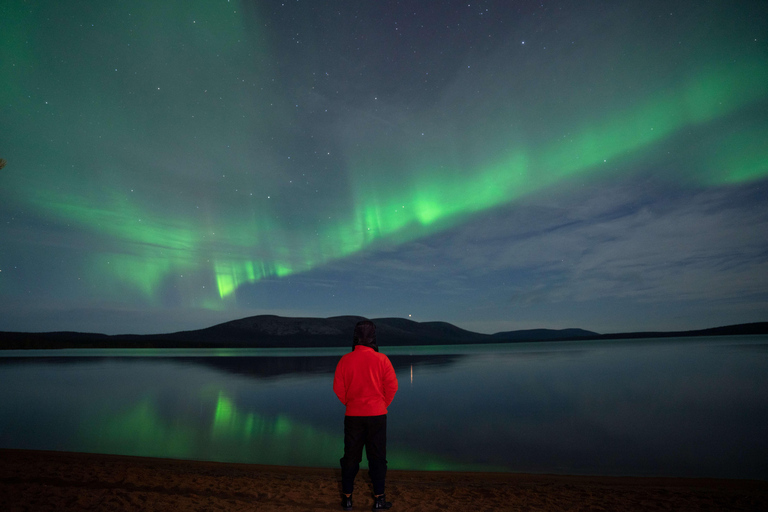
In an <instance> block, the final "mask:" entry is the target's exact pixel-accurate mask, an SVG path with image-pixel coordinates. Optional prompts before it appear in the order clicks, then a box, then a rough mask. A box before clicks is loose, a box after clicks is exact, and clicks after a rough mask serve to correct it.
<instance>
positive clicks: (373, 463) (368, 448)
mask: <svg viewBox="0 0 768 512" xmlns="http://www.w3.org/2000/svg"><path fill="white" fill-rule="evenodd" d="M333 391H334V393H336V396H338V397H339V400H341V403H343V404H344V405H346V406H347V412H346V414H345V416H344V457H342V458H341V461H340V462H341V488H342V493H343V494H344V495H343V496H342V498H341V506H342V508H343V509H344V510H352V491H353V490H354V485H355V476H356V475H357V472H358V470H359V469H360V461H361V460H363V446H365V453H366V455H367V457H368V474H369V475H370V477H371V482H372V483H373V495H374V504H373V510H386V509H389V508H390V507H392V503H390V502H388V501H387V500H386V497H385V496H384V479H385V478H386V475H387V407H389V404H390V403H392V399H393V398H395V393H396V392H397V377H396V376H395V369H394V368H393V367H392V363H391V362H390V361H389V358H388V357H387V356H386V355H384V354H381V353H379V347H378V345H377V344H376V326H375V325H374V324H373V322H371V321H370V320H362V321H360V322H358V323H357V325H356V326H355V335H354V338H353V342H352V352H350V353H348V354H345V355H344V356H342V358H341V361H339V364H338V365H337V366H336V373H335V375H334V376H333Z"/></svg>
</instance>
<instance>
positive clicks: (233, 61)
mask: <svg viewBox="0 0 768 512" xmlns="http://www.w3.org/2000/svg"><path fill="white" fill-rule="evenodd" d="M0 16H1V17H2V19H3V30H2V31H0V72H1V73H2V74H1V75H0V76H2V77H3V78H2V81H3V87H2V88H0V157H2V158H4V159H5V160H6V161H7V165H6V167H5V168H4V169H2V171H0V300H1V301H2V303H3V308H2V312H0V330H21V331H47V330H78V331H98V332H105V333H125V332H132V333H148V332H168V331H173V330H182V329H195V328H201V327H206V326H208V325H211V324H213V323H217V322H222V321H227V320H231V319H235V318H239V317H243V316H250V315H255V314H262V313H274V314H281V315H288V316H290V315H296V316H334V315H345V314H355V315H363V316H369V317H383V316H397V317H408V316H409V315H412V317H411V318H413V319H414V320H444V321H448V322H451V323H454V324H456V325H459V326H461V327H464V328H467V329H472V330H476V331H480V332H497V331H502V330H511V329H525V328H536V327H551V328H565V327H582V328H586V329H592V330H596V331H602V332H609V331H622V330H624V331H625V330H674V329H689V328H703V327H711V326H716V325H724V324H731V323H742V322H751V321H763V320H765V315H766V312H767V311H768V308H767V307H766V306H767V305H768V296H767V294H766V291H765V290H768V258H767V257H766V255H767V254H768V205H767V204H766V200H765V197H766V192H765V189H766V185H768V177H767V176H766V174H767V173H768V143H767V142H766V141H767V140H768V44H767V42H768V39H766V34H768V6H766V5H765V3H764V2H760V1H745V2H738V3H733V2H726V1H705V2H691V1H685V2H677V3H674V4H673V5H670V4H669V2H655V1H652V2H623V1H622V2H608V1H605V2H600V1H589V2H578V3H570V2H559V1H556V2H546V1H538V2H502V1H496V2H494V1H488V2H454V1H446V2H439V3H434V4H432V3H424V2H410V1H405V2H377V3H370V4H368V3H361V2H352V1H340V2H310V1H308V0H301V1H296V0H286V1H283V2H280V1H226V0H220V1H216V2H202V1H200V0H192V1H186V2H180V1H177V0H171V1H168V2H163V3H162V4H158V3H156V2H149V1H147V0H139V1H136V2H131V3H128V4H120V5H113V4H109V5H107V4H102V3H98V2H79V3H77V4H76V5H66V4H64V3H61V2H52V1H43V2H35V3H33V4H30V3H28V2H22V1H11V2H7V3H5V4H4V5H3V6H2V7H0Z"/></svg>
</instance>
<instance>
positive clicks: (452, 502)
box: [0, 449, 768, 512]
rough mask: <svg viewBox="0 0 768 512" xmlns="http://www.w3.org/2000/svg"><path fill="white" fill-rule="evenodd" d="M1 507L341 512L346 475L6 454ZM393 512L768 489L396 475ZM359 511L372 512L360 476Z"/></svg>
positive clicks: (650, 499)
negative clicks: (399, 511) (366, 511)
mask: <svg viewBox="0 0 768 512" xmlns="http://www.w3.org/2000/svg"><path fill="white" fill-rule="evenodd" d="M0 460H2V464H0V508H2V509H3V510H6V511H14V512H15V511H19V512H21V511H32V510H34V511H43V510H107V511H128V510H157V511H160V510H163V511H179V512H181V511H190V512H193V511H203V510H206V511H216V510H222V511H224V510H226V511H246V510H260V511H261V510H265V511H271V510H275V511H278V510H280V511H288V512H292V511H307V510H340V506H339V495H340V480H341V477H340V471H339V470H338V469H333V468H307V467H291V466H265V465H256V464H241V463H222V462H206V461H191V460H177V459H155V458H147V457H133V456H124V455H103V454H91V453H73V452H55V451H36V450H15V449H0ZM387 498H388V500H390V501H392V502H393V503H394V507H393V508H392V510H393V511H394V510H422V511H432V510H434V511H437V510H456V511H466V510H473V511H481V510H488V511H497V510H519V511H586V510H622V511H634V510H636V511H656V510H659V511H660V510H676V511H694V510H695V511H708V510H711V511H749V510H768V481H760V480H726V479H714V478H666V477H608V476H569V475H539V474H518V473H473V472H441V471H436V472H426V471H405V470H390V471H389V472H388V475H387ZM353 501H354V505H355V506H354V510H366V509H369V508H370V506H371V504H372V500H371V498H370V482H369V481H368V476H367V471H366V470H361V471H360V473H359V474H358V477H357V480H356V491H355V494H354V495H353Z"/></svg>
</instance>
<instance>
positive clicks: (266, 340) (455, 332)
mask: <svg viewBox="0 0 768 512" xmlns="http://www.w3.org/2000/svg"><path fill="white" fill-rule="evenodd" d="M361 319H362V317H359V316H335V317H330V318H293V317H281V316H274V315H260V316H252V317H248V318H242V319H240V320H232V321H230V322H225V323H222V324H218V325H214V326H212V327H207V328H205V329H199V330H195V331H180V332H174V333H168V334H145V335H139V334H123V335H106V334H94V333H79V332H48V333H21V332H0V350H1V349H43V348H47V349H50V348H217V347H218V348H224V347H227V348H230V347H231V348H308V347H339V346H350V347H351V346H352V332H353V330H354V326H355V324H356V323H357V322H358V321H359V320H361ZM373 321H374V323H376V328H377V337H378V339H379V342H380V343H381V345H385V346H404V345H455V344H473V343H511V342H533V341H566V340H587V339H631V338H661V337H679V336H716V335H741V334H768V322H760V323H753V324H739V325H732V326H725V327H715V328H712V329H703V330H697V331H676V332H639V333H618V334H599V333H596V332H592V331H586V330H583V329H561V330H555V329H529V330H520V331H508V332H499V333H496V334H480V333H476V332H472V331H467V330H464V329H461V328H459V327H456V326H455V325H452V324H449V323H446V322H414V321H413V320H407V319H404V318H375V319H373Z"/></svg>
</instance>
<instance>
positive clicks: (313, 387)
mask: <svg viewBox="0 0 768 512" xmlns="http://www.w3.org/2000/svg"><path fill="white" fill-rule="evenodd" d="M766 347H768V337H750V338H738V339H732V340H729V339H718V340H712V339H707V340H674V341H666V342H659V341H658V340H657V341H653V342H644V341H632V342H617V343H606V342H597V343H585V342H581V343H558V344H518V345H514V346H496V347H474V348H465V349H461V350H458V351H457V352H455V353H453V354H444V353H440V350H442V349H440V348H433V349H432V350H433V351H434V353H429V350H427V349H424V348H418V349H406V348H401V349H398V350H393V351H392V352H393V353H391V354H390V358H391V359H392V362H393V364H394V366H395V369H396V371H397V373H398V378H399V379H400V383H401V386H400V391H399V392H398V395H397V397H396V399H395V402H393V404H392V407H391V408H390V422H389V438H390V450H389V454H388V458H389V460H390V462H391V467H393V468H408V469H478V470H481V469H494V470H507V471H528V472H556V473H558V472H559V473H577V474H578V473H582V474H585V473H592V474H632V475H674V476H713V477H733V478H762V479H765V478H768V469H766V466H765V464H764V461H765V460H768V441H766V437H765V436H764V432H765V430H766V427H768V371H767V370H768V351H766ZM409 350H410V351H412V352H413V353H412V354H410V353H408V351H409ZM451 350H452V351H455V350H456V348H455V347H453V348H451ZM385 351H386V350H385ZM196 353H197V352H195V354H196ZM341 353H343V351H340V352H339V353H338V354H321V355H301V356H296V357H285V356H274V355H269V356H267V355H263V354H261V353H258V352H257V353H254V352H252V351H246V352H238V353H229V354H228V355H227V357H213V356H210V355H208V356H205V357H192V356H191V355H190V354H191V353H190V352H186V353H175V354H173V355H171V356H166V357H148V354H141V355H140V356H139V357H114V354H109V353H103V352H99V353H98V354H99V356H98V357H0V446H2V447H19V448H36V449H53V450H75V451H90V452H103V453H121V454H130V455H143V456H153V457H174V458H191V459H202V460H219V461H233V462H254V463H263V464H282V465H286V464H287V465H291V464H296V465H309V466H331V467H333V466H336V465H337V461H338V458H339V457H340V454H341V452H342V439H341V437H342V436H341V432H342V419H343V414H344V407H343V406H342V405H341V404H340V403H339V402H338V401H337V400H336V398H335V396H334V395H333V393H332V391H331V379H332V374H333V371H334V369H335V366H336V363H337V362H338V359H339V356H340V355H341ZM77 354H79V356H82V355H83V354H84V353H83V352H78V353H77Z"/></svg>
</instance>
